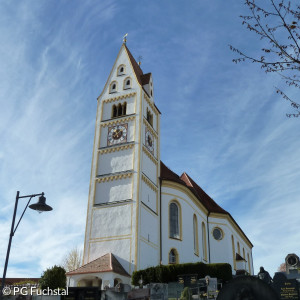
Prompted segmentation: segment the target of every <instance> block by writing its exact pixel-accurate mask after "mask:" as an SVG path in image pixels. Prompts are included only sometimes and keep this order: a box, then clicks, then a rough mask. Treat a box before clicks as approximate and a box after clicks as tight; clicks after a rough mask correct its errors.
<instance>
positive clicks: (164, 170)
mask: <svg viewBox="0 0 300 300" xmlns="http://www.w3.org/2000/svg"><path fill="white" fill-rule="evenodd" d="M160 178H161V180H170V181H174V182H177V183H179V184H181V185H183V186H185V187H186V188H188V189H189V190H190V191H191V192H192V193H193V194H194V195H195V196H196V198H197V199H198V200H199V202H200V203H202V204H203V206H204V207H205V208H206V209H207V210H208V212H209V213H219V214H225V215H228V216H229V217H230V218H231V219H232V221H233V222H234V223H235V224H236V226H237V227H238V228H239V229H240V231H241V232H242V233H243V235H244V236H245V237H246V239H247V240H248V241H249V243H250V244H251V245H252V243H251V242H250V240H249V239H248V238H247V236H246V235H245V233H244V232H243V231H242V229H241V228H240V226H239V225H238V224H237V223H236V221H235V220H234V218H233V217H232V216H231V215H230V213H229V212H227V211H226V210H224V209H223V208H222V207H221V206H219V205H218V204H217V203H216V202H215V201H214V200H213V199H212V198H211V197H210V196H208V195H207V194H206V193H205V192H204V191H203V190H202V188H201V187H200V186H199V185H198V184H197V183H196V182H195V181H194V180H193V179H192V178H191V177H190V176H189V175H188V174H187V173H185V172H184V173H183V174H182V175H181V176H180V177H179V176H178V175H177V174H176V173H174V172H173V171H172V170H170V169H169V168H168V167H167V166H166V165H165V164H164V163H163V162H162V161H161V162H160ZM252 246H253V245H252Z"/></svg>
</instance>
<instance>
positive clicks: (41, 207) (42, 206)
mask: <svg viewBox="0 0 300 300" xmlns="http://www.w3.org/2000/svg"><path fill="white" fill-rule="evenodd" d="M37 196H39V200H38V202H37V203H35V204H31V205H29V203H30V201H31V199H32V198H34V197H37ZM21 198H29V200H28V202H27V205H26V207H25V209H24V210H23V213H22V215H21V217H20V219H19V221H18V224H17V226H16V227H15V220H16V214H17V208H18V202H19V199H21ZM28 205H29V208H31V209H33V210H36V211H38V212H40V213H41V212H43V211H50V210H52V207H51V206H49V205H47V204H46V198H45V197H44V193H40V194H33V195H27V196H20V192H19V191H17V196H16V202H15V209H14V214H13V219H12V222H11V229H10V235H9V241H8V246H7V253H6V259H5V265H4V270H3V276H2V284H1V291H0V299H2V292H3V288H4V286H5V278H6V270H7V265H8V259H9V253H10V247H11V241H12V238H13V236H14V234H15V232H16V230H17V228H18V226H19V224H20V222H21V219H22V218H23V215H24V213H25V211H26V209H27V207H28Z"/></svg>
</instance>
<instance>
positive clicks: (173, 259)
mask: <svg viewBox="0 0 300 300" xmlns="http://www.w3.org/2000/svg"><path fill="white" fill-rule="evenodd" d="M178 261H179V260H178V253H177V251H176V249H171V250H170V252H169V264H176V263H178Z"/></svg>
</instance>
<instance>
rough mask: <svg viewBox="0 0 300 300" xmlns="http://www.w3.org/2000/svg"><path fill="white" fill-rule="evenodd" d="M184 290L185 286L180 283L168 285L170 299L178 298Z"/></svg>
mask: <svg viewBox="0 0 300 300" xmlns="http://www.w3.org/2000/svg"><path fill="white" fill-rule="evenodd" d="M183 289H184V284H183V283H179V282H169V283H168V297H169V298H177V296H178V295H180V294H181V293H182V291H183Z"/></svg>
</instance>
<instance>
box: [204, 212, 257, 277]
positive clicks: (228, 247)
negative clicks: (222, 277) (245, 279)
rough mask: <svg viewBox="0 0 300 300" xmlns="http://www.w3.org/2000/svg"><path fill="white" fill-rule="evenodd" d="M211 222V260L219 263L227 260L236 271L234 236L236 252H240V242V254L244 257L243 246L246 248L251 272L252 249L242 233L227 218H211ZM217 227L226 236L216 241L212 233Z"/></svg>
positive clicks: (247, 268)
mask: <svg viewBox="0 0 300 300" xmlns="http://www.w3.org/2000/svg"><path fill="white" fill-rule="evenodd" d="M209 223H210V225H209V226H210V247H211V262H212V263H218V262H227V263H229V264H231V266H232V270H233V272H235V271H234V261H233V251H232V240H231V236H233V237H234V244H235V253H238V243H239V244H240V255H241V256H242V257H243V248H244V249H245V259H246V260H247V263H246V270H247V271H248V272H249V271H250V273H251V274H253V271H252V261H251V249H250V247H249V246H248V245H247V244H246V243H245V241H244V238H243V237H242V236H241V235H240V233H239V232H238V231H237V230H236V229H235V228H234V227H233V226H232V225H231V223H230V222H228V220H227V219H225V218H224V219H220V218H209ZM215 227H219V228H221V229H222V230H223V232H224V238H223V239H222V240H221V241H216V240H215V239H214V237H213V235H212V232H213V229H214V228H215ZM248 253H249V257H250V270H249V267H248V266H249V264H248V258H247V254H248Z"/></svg>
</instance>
